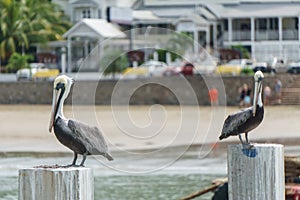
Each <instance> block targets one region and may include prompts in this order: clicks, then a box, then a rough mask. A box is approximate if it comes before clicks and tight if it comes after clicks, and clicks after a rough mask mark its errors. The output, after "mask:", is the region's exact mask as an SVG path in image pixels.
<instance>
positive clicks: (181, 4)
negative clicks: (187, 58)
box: [53, 0, 300, 61]
mask: <svg viewBox="0 0 300 200" xmlns="http://www.w3.org/2000/svg"><path fill="white" fill-rule="evenodd" d="M53 2H55V3H58V4H60V5H62V7H63V8H64V11H65V13H66V14H67V15H69V16H70V19H71V21H72V22H73V23H74V24H75V23H77V22H78V21H80V20H81V19H82V18H104V19H106V17H107V8H108V7H127V8H131V9H132V10H133V12H132V16H131V17H132V21H131V23H130V24H120V25H121V26H123V29H124V30H126V29H127V30H128V29H129V28H130V27H131V26H133V27H134V28H139V29H137V30H136V31H135V32H134V33H133V36H134V37H135V39H139V38H144V35H145V33H147V31H149V27H159V28H165V29H153V30H151V36H152V37H154V38H157V40H160V41H159V43H161V44H162V43H163V42H164V41H167V40H166V39H165V38H167V34H168V31H164V30H167V29H173V30H177V31H184V32H191V33H192V35H193V36H194V39H195V41H196V43H199V44H201V45H202V46H203V47H206V48H209V49H215V50H216V49H218V48H230V47H231V46H234V45H241V46H244V47H245V48H247V49H248V50H249V51H250V52H251V55H252V58H254V59H256V60H258V61H268V60H271V59H272V58H273V57H278V58H279V59H282V60H285V61H295V60H300V26H299V22H300V0H190V1H184V0H164V1H161V0H53ZM122 14H124V13H122ZM127 37H128V38H129V37H130V35H129V34H127ZM198 51H199V48H198V47H197V45H195V47H194V52H196V53H197V52H198Z"/></svg>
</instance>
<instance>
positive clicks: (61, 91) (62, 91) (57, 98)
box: [49, 75, 74, 132]
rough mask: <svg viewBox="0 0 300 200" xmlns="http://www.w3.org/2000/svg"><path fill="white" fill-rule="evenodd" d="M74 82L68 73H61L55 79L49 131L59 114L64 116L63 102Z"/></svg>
mask: <svg viewBox="0 0 300 200" xmlns="http://www.w3.org/2000/svg"><path fill="white" fill-rule="evenodd" d="M73 82H74V80H73V79H72V78H70V77H68V76H66V75H60V76H58V77H56V79H55V80H54V83H53V98H52V110H51V119H50V125H49V132H51V130H52V127H53V125H54V122H55V119H56V118H57V116H60V117H62V118H64V116H63V112H62V108H63V103H64V101H65V99H66V98H67V96H68V95H69V93H70V90H71V87H72V84H73Z"/></svg>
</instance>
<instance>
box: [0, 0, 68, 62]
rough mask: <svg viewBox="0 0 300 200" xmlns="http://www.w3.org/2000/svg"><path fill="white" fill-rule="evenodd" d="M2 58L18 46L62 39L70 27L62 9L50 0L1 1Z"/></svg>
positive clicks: (0, 52) (0, 45) (0, 42)
mask: <svg viewBox="0 0 300 200" xmlns="http://www.w3.org/2000/svg"><path fill="white" fill-rule="evenodd" d="M0 7H1V9H0V56H1V57H2V58H8V57H9V56H10V55H11V54H12V53H13V52H16V49H17V48H18V47H19V48H20V47H24V48H28V47H29V46H30V45H31V44H33V43H47V42H48V41H53V40H61V39H62V34H63V33H64V32H66V31H67V29H68V28H70V26H71V23H70V22H69V21H68V20H66V18H65V17H64V15H63V13H62V12H61V11H60V10H59V7H58V6H57V5H55V4H53V3H51V2H49V1H48V0H0Z"/></svg>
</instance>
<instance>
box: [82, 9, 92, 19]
mask: <svg viewBox="0 0 300 200" xmlns="http://www.w3.org/2000/svg"><path fill="white" fill-rule="evenodd" d="M82 18H91V9H90V8H84V9H83V10H82Z"/></svg>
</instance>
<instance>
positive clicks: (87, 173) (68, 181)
mask: <svg viewBox="0 0 300 200" xmlns="http://www.w3.org/2000/svg"><path fill="white" fill-rule="evenodd" d="M40 199H43V200H94V177H93V171H92V169H90V168H84V167H69V168H62V167H58V168H45V167H39V168H29V169H21V170H19V200H40Z"/></svg>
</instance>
